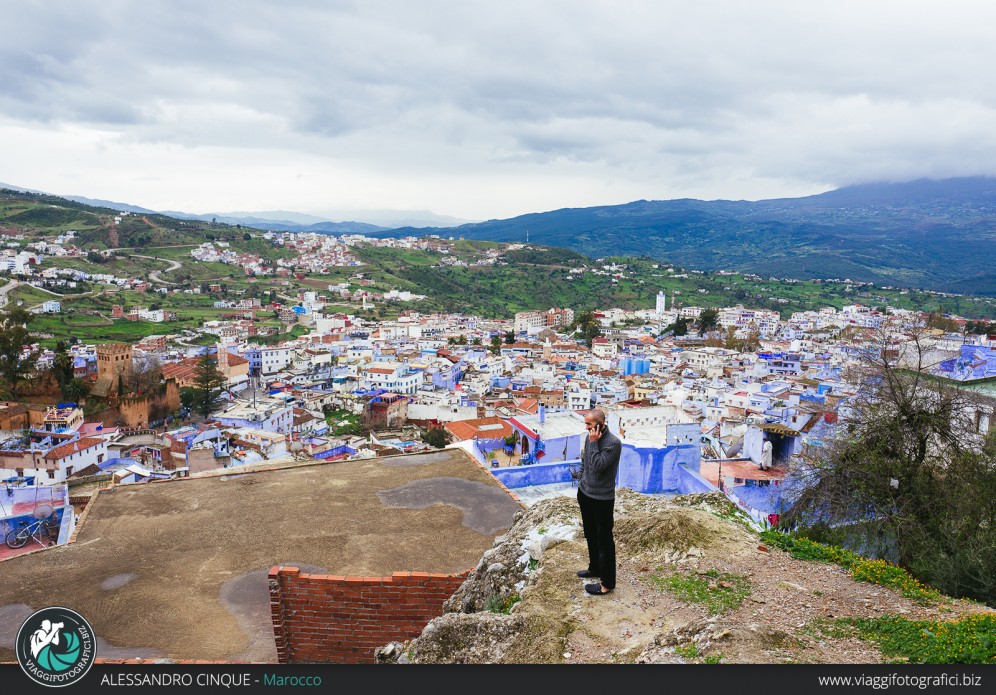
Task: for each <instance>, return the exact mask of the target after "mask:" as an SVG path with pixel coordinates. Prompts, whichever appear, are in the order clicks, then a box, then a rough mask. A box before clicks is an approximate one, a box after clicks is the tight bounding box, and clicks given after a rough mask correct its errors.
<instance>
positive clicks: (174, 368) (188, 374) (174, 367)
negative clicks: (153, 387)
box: [162, 362, 194, 381]
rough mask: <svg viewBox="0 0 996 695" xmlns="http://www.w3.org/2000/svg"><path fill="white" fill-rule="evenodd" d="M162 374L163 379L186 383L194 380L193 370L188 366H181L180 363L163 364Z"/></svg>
mask: <svg viewBox="0 0 996 695" xmlns="http://www.w3.org/2000/svg"><path fill="white" fill-rule="evenodd" d="M162 372H163V378H164V379H177V380H178V381H186V380H189V379H193V378H194V368H193V367H192V366H190V365H189V364H183V363H182V362H179V363H172V364H164V365H163V366H162Z"/></svg>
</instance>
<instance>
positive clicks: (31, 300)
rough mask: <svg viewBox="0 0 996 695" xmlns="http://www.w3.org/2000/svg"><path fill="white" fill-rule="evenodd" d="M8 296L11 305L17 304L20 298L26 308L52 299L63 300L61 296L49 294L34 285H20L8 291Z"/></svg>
mask: <svg viewBox="0 0 996 695" xmlns="http://www.w3.org/2000/svg"><path fill="white" fill-rule="evenodd" d="M4 284H5V283H4ZM7 297H8V299H9V301H10V305H11V306H17V302H18V300H20V301H22V302H24V308H28V307H32V306H34V305H36V304H41V303H42V302H47V301H48V300H50V299H55V300H59V301H61V300H62V298H61V297H57V296H56V295H54V294H49V293H48V292H45V291H44V290H40V289H38V288H37V287H32V286H31V285H18V286H17V287H15V288H14V289H12V290H11V291H10V292H8V293H7Z"/></svg>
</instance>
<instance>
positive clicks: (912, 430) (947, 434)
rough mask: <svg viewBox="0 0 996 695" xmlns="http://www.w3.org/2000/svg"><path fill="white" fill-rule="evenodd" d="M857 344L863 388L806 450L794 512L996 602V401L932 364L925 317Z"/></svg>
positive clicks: (808, 524) (817, 530) (811, 524)
mask: <svg viewBox="0 0 996 695" xmlns="http://www.w3.org/2000/svg"><path fill="white" fill-rule="evenodd" d="M859 349H860V351H861V357H860V363H859V366H858V367H857V368H856V369H854V370H852V371H851V373H850V374H849V379H850V380H851V382H852V384H853V385H854V387H855V388H856V393H855V395H854V396H853V397H851V398H849V399H848V400H847V401H846V403H845V405H842V407H841V408H840V415H841V417H840V420H839V422H838V425H837V428H836V431H835V434H834V436H833V437H832V439H831V440H829V441H828V442H827V445H826V446H825V447H823V448H821V449H810V450H809V451H807V454H806V455H805V456H804V457H803V462H802V464H801V465H800V466H799V468H798V470H797V471H796V473H795V478H796V484H797V485H796V489H797V490H799V492H798V493H797V497H796V499H795V500H794V504H793V506H792V508H791V509H790V511H789V512H788V514H787V515H786V522H787V523H788V524H789V525H797V526H798V527H800V528H801V529H802V530H803V532H804V533H805V534H806V535H810V536H815V537H822V538H823V539H824V540H830V541H832V542H839V543H843V544H846V545H850V546H852V547H855V548H857V549H858V550H860V551H862V552H866V553H870V554H874V555H877V556H880V557H885V558H887V559H890V560H893V561H895V562H897V563H898V564H900V565H902V566H904V567H906V568H907V569H908V570H910V571H911V572H912V573H913V574H914V575H915V576H917V577H918V578H919V579H921V581H924V582H927V583H930V584H933V585H934V586H938V587H939V588H941V589H942V590H944V591H946V592H948V593H950V594H953V595H959V596H962V595H967V596H971V597H973V598H977V599H980V600H984V601H987V602H988V603H990V604H993V603H996V505H994V504H993V499H996V432H994V429H993V422H994V420H993V410H994V408H993V404H994V403H993V399H989V398H985V397H982V396H980V395H979V394H978V393H975V392H972V391H970V390H967V389H966V388H964V386H963V385H960V384H957V383H955V382H951V381H949V380H945V379H940V378H937V377H935V376H933V375H931V374H930V373H929V370H930V367H931V366H932V363H934V362H935V361H936V350H935V349H934V346H933V345H932V343H931V339H930V336H929V334H928V333H926V332H925V331H924V330H923V326H922V325H921V324H919V323H915V322H914V323H908V324H892V325H889V326H887V327H886V328H884V329H882V330H880V331H877V332H876V333H875V334H874V335H873V336H871V338H870V339H869V340H867V341H866V342H864V343H862V344H861V345H860V348H859Z"/></svg>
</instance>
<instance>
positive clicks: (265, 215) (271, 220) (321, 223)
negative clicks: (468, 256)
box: [0, 183, 469, 234]
mask: <svg viewBox="0 0 996 695" xmlns="http://www.w3.org/2000/svg"><path fill="white" fill-rule="evenodd" d="M0 188H9V189H10V190H13V191H22V192H25V193H38V194H41V195H58V194H53V193H48V192H47V191H38V190H35V189H31V188H24V187H22V186H14V185H12V184H7V183H0ZM58 197H60V198H65V199H66V200H72V201H74V202H77V203H83V204H84V205H92V206H94V207H98V208H110V209H112V210H120V211H122V212H135V213H139V214H144V215H152V214H158V215H169V216H170V217H176V218H178V219H181V220H201V221H203V222H212V221H214V222H224V223H225V224H232V225H239V224H240V225H243V226H246V227H254V228H256V229H268V230H270V231H274V232H321V233H325V234H370V233H373V232H382V231H387V230H390V229H396V228H398V227H411V228H422V227H432V228H434V229H435V228H449V227H455V226H457V225H461V224H466V223H467V222H469V220H463V219H459V218H457V217H450V216H448V215H437V214H435V213H434V212H431V211H429V210H337V211H329V212H328V213H327V214H323V215H322V216H318V215H310V214H306V213H302V212H292V211H290V210H264V211H255V212H209V213H205V214H196V213H191V212H183V211H178V210H152V209H150V208H144V207H141V206H139V205H131V204H130V203H119V202H116V201H113V200H102V199H100V198H87V197H85V196H80V195H58Z"/></svg>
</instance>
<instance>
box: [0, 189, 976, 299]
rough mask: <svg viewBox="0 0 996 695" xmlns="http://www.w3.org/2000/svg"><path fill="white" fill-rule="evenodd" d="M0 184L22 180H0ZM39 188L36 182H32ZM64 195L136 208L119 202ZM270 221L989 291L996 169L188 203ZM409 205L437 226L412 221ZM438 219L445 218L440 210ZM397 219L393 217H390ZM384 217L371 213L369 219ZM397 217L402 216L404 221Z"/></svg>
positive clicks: (302, 227)
mask: <svg viewBox="0 0 996 695" xmlns="http://www.w3.org/2000/svg"><path fill="white" fill-rule="evenodd" d="M0 187H7V188H13V189H15V190H22V191H24V190H28V189H23V188H18V187H16V186H9V185H6V184H0ZM30 192H33V193H39V191H30ZM66 197H68V199H69V200H73V201H76V202H81V203H86V204H89V205H96V206H99V207H105V208H111V209H115V210H127V211H131V212H138V213H142V214H152V213H153V212H154V211H152V210H149V209H147V208H142V207H138V206H134V205H128V204H124V203H116V202H112V201H106V200H94V199H91V198H83V197H80V196H66ZM159 214H166V215H169V216H172V217H178V218H183V219H189V220H204V221H211V220H216V221H218V222H225V223H228V224H233V225H236V224H241V225H244V226H250V227H255V228H259V229H270V230H274V231H294V232H300V231H312V232H323V233H330V234H342V233H359V234H369V235H373V236H377V237H387V236H393V237H397V236H408V235H415V236H420V235H426V234H440V235H443V236H460V237H463V238H465V239H474V240H486V241H502V242H524V241H526V239H527V234H528V240H529V241H530V242H532V243H535V244H538V245H544V246H559V247H563V248H567V249H572V250H574V251H578V252H580V253H582V254H584V255H586V256H588V257H590V258H604V257H609V256H643V257H649V258H653V259H657V260H660V261H664V262H673V263H675V264H677V265H679V266H682V267H685V268H689V269H696V270H709V271H716V270H729V271H739V272H752V273H757V274H759V275H763V276H774V277H789V278H799V279H808V278H826V279H835V278H836V279H845V278H849V279H852V280H863V281H871V282H875V283H878V284H881V285H894V286H903V287H919V288H925V289H932V290H939V291H945V292H954V293H963V294H987V295H996V268H994V267H993V263H992V259H994V258H996V178H990V177H972V178H954V179H944V180H927V179H922V180H919V181H912V182H907V183H879V184H864V185H859V186H849V187H845V188H840V189H837V190H834V191H829V192H827V193H822V194H820V195H814V196H808V197H805V198H784V199H777V200H761V201H756V202H750V201H729V200H713V201H703V200H694V199H680V200H663V201H647V200H639V201H636V202H632V203H626V204H624V205H609V206H601V207H591V208H565V209H562V210H554V211H551V212H543V213H533V214H529V215H522V216H519V217H514V218H511V219H506V220H489V221H487V222H477V223H470V224H463V225H460V226H457V227H453V226H450V223H451V222H452V221H453V218H440V217H439V216H434V215H433V214H432V213H428V212H424V213H418V212H405V211H366V214H370V215H372V216H373V215H378V214H379V215H381V217H379V218H374V217H368V218H367V221H363V222H343V221H334V220H326V219H322V218H321V217H317V216H310V215H305V214H302V213H295V212H289V211H282V210H275V211H266V212H237V213H227V214H206V215H193V214H188V213H182V212H167V213H159ZM413 215H424V216H426V217H425V218H422V219H423V221H424V220H425V219H431V218H435V219H436V220H437V221H436V222H434V224H435V226H432V227H423V226H420V225H419V224H411V222H412V221H413V220H412V217H411V216H413ZM440 219H442V220H444V221H442V222H440V221H438V220H440ZM391 220H394V221H395V222H396V223H397V224H398V225H399V226H398V227H397V228H394V229H390V228H387V227H388V225H389V224H391ZM377 221H379V222H387V223H388V224H387V225H385V224H377V223H375V222H377ZM405 221H407V222H409V224H405V226H400V225H401V224H404V223H405Z"/></svg>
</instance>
